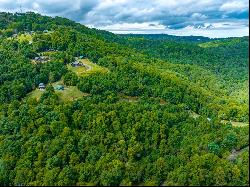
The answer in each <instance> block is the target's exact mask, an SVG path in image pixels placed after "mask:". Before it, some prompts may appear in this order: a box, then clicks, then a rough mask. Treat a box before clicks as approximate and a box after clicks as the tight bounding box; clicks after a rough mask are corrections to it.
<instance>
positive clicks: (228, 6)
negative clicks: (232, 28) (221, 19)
mask: <svg viewBox="0 0 250 187" xmlns="http://www.w3.org/2000/svg"><path fill="white" fill-rule="evenodd" d="M247 9H249V4H248V1H239V0H238V1H232V2H231V1H230V2H226V3H224V4H223V5H221V7H220V10H221V11H227V12H236V11H240V12H241V11H246V10H247Z"/></svg>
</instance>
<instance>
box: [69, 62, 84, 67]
mask: <svg viewBox="0 0 250 187" xmlns="http://www.w3.org/2000/svg"><path fill="white" fill-rule="evenodd" d="M71 66H72V67H79V66H83V64H82V63H80V62H78V61H75V62H72V63H71Z"/></svg>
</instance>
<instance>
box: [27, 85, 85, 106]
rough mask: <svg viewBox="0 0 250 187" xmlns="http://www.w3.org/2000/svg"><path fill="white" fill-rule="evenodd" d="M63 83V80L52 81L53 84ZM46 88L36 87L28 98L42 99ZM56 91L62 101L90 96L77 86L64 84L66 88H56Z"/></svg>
mask: <svg viewBox="0 0 250 187" xmlns="http://www.w3.org/2000/svg"><path fill="white" fill-rule="evenodd" d="M56 85H63V84H62V81H58V82H55V83H52V86H56ZM43 92H44V90H39V89H35V90H34V91H32V92H31V93H30V94H28V98H35V99H37V100H39V99H40V97H41V95H42V94H43ZM55 93H56V94H57V95H58V96H59V99H60V101H63V102H65V101H73V100H76V99H79V98H81V97H84V96H88V95H89V94H87V93H83V92H81V91H80V90H78V88H77V87H76V86H64V90H55Z"/></svg>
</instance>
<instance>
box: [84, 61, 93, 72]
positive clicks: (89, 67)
mask: <svg viewBox="0 0 250 187" xmlns="http://www.w3.org/2000/svg"><path fill="white" fill-rule="evenodd" d="M82 64H83V65H84V66H85V67H86V71H91V70H92V69H93V67H92V66H90V65H88V64H85V63H84V62H82Z"/></svg>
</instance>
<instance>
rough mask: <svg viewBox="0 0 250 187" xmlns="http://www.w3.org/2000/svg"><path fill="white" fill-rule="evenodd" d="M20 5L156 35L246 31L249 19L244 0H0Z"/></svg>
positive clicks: (9, 6) (10, 6)
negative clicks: (234, 28) (186, 31)
mask: <svg viewBox="0 0 250 187" xmlns="http://www.w3.org/2000/svg"><path fill="white" fill-rule="evenodd" d="M20 5H22V10H23V11H35V12H39V13H41V14H46V15H49V16H63V17H67V18H69V19H73V20H75V21H77V22H80V23H83V24H87V25H91V26H93V27H98V28H105V29H109V30H112V29H114V28H115V29H116V30H117V29H119V28H120V29H122V30H126V29H127V30H133V29H135V30H138V29H140V30H152V31H153V30H157V32H158V31H159V28H160V29H161V28H165V27H168V28H169V29H172V30H183V29H184V28H189V27H190V28H193V29H197V28H200V29H209V30H210V31H211V29H213V27H214V24H216V23H221V22H230V24H231V25H232V24H234V23H237V24H238V25H237V27H238V28H241V27H246V28H248V19H249V18H248V12H249V4H248V1H247V0H152V1H145V0H71V1H69V0H19V1H17V0H0V11H10V12H16V11H19V10H20V8H19V6H20ZM206 23H209V24H210V25H206ZM219 25H220V24H219ZM220 26H221V27H222V25H220ZM216 28H217V27H216ZM222 28H223V29H225V28H224V27H222ZM227 29H230V28H227ZM176 32H178V31H176Z"/></svg>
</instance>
